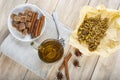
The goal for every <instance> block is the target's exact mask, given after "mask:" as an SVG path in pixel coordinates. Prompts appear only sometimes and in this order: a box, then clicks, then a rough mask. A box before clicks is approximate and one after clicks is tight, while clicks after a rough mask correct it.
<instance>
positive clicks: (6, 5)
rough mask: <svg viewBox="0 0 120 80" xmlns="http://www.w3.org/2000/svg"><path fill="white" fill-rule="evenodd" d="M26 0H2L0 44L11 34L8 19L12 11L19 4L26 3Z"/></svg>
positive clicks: (0, 7) (0, 5)
mask: <svg viewBox="0 0 120 80" xmlns="http://www.w3.org/2000/svg"><path fill="white" fill-rule="evenodd" d="M25 1H26V0H1V1H0V44H1V43H2V41H3V40H4V39H5V38H6V36H7V35H8V34H9V31H8V28H7V19H8V15H9V13H10V11H11V10H12V9H13V8H14V7H15V6H17V5H18V4H23V3H25Z"/></svg>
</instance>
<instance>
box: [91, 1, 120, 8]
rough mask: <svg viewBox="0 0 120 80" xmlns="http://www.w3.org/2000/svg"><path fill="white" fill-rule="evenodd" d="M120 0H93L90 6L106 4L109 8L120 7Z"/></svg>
mask: <svg viewBox="0 0 120 80" xmlns="http://www.w3.org/2000/svg"><path fill="white" fill-rule="evenodd" d="M119 4H120V1H119V0H91V1H90V6H93V7H96V6H98V5H105V6H106V7H107V8H111V9H118V7H119Z"/></svg>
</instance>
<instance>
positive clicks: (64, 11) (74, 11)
mask: <svg viewBox="0 0 120 80" xmlns="http://www.w3.org/2000/svg"><path fill="white" fill-rule="evenodd" d="M88 3H89V1H87V0H86V1H83V2H82V1H81V0H76V1H74V0H60V2H59V3H58V5H57V8H56V10H55V11H56V12H57V13H58V16H59V18H60V20H61V21H62V22H64V23H65V24H67V25H70V27H72V28H73V29H74V28H75V27H76V23H77V22H78V17H79V15H80V14H79V12H80V9H81V7H82V6H84V5H87V4H88ZM67 21H68V22H67ZM72 23H74V24H72ZM73 25H74V26H73ZM69 51H73V48H71V49H70V50H69ZM68 53H69V52H68ZM72 54H74V52H72ZM75 58H76V57H75V56H73V58H72V59H71V60H70V63H69V71H70V76H71V77H70V79H71V80H89V79H90V78H91V76H92V74H93V71H94V68H95V66H96V63H97V61H98V56H96V55H93V56H82V57H80V58H78V60H79V61H80V65H81V68H77V69H76V68H74V67H73V65H72V62H73V60H74V59H75ZM57 69H58V66H57V67H55V68H53V70H52V72H54V71H55V72H54V73H56V71H57ZM63 73H64V72H63ZM73 73H74V74H73ZM50 74H51V75H50V76H49V78H48V79H49V80H51V79H53V77H54V79H55V74H52V73H50ZM51 77H52V78H51ZM64 79H65V78H64Z"/></svg>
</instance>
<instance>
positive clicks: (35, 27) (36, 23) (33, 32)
mask: <svg viewBox="0 0 120 80" xmlns="http://www.w3.org/2000/svg"><path fill="white" fill-rule="evenodd" d="M38 23H39V20H36V21H35V25H34V29H33V30H32V33H31V36H32V38H34V37H35V33H36V30H37V25H38Z"/></svg>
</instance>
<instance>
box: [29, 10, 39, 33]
mask: <svg viewBox="0 0 120 80" xmlns="http://www.w3.org/2000/svg"><path fill="white" fill-rule="evenodd" d="M37 16H38V13H37V12H33V14H32V18H31V26H30V29H29V33H32V30H33V29H34V24H35V21H36V20H37Z"/></svg>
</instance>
